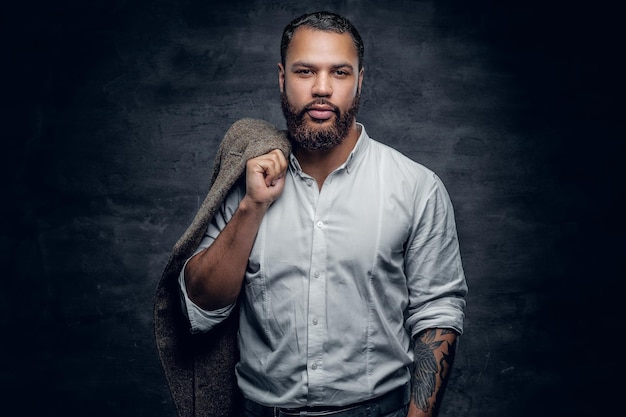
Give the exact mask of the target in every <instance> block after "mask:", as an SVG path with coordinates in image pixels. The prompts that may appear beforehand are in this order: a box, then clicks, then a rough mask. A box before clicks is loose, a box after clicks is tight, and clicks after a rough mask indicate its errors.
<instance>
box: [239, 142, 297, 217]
mask: <svg viewBox="0 0 626 417" xmlns="http://www.w3.org/2000/svg"><path fill="white" fill-rule="evenodd" d="M287 166H288V164H287V159H286V158H285V155H283V153H282V151H280V150H278V149H275V150H273V151H271V152H269V153H266V154H265V155H261V156H259V157H257V158H253V159H250V160H249V161H248V162H247V164H246V198H247V199H248V200H249V202H250V203H252V204H254V205H257V206H265V208H267V207H269V206H270V205H271V204H272V203H273V202H274V201H275V200H276V199H277V198H278V197H279V196H280V194H281V193H282V192H283V189H284V188H285V173H286V172H287Z"/></svg>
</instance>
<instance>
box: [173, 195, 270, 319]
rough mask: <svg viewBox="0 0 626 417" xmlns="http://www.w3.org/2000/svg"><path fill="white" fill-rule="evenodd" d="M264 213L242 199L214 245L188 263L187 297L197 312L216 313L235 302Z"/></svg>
mask: <svg viewBox="0 0 626 417" xmlns="http://www.w3.org/2000/svg"><path fill="white" fill-rule="evenodd" d="M266 210H267V207H265V206H259V205H256V204H253V203H250V201H249V200H248V199H246V198H244V199H243V200H242V201H241V203H240V204H239V207H238V209H237V211H236V212H235V213H234V215H233V217H232V219H231V220H230V221H229V223H228V224H227V225H226V227H225V228H224V230H222V232H221V233H220V234H219V236H218V237H217V239H216V240H215V241H214V242H213V244H212V245H211V246H209V247H208V248H206V249H205V250H204V251H202V252H200V253H198V254H197V255H196V256H194V257H193V258H191V259H190V260H189V262H187V266H186V268H185V285H186V287H187V294H188V296H189V298H190V299H191V300H192V301H193V302H194V303H195V304H196V305H198V306H199V307H200V308H202V309H205V310H215V309H218V308H221V307H224V306H226V305H228V304H232V303H233V302H235V300H236V299H237V297H238V296H239V292H240V291H241V285H242V282H243V278H244V275H245V271H246V267H247V265H248V258H249V256H250V251H251V250H252V245H253V244H254V239H255V237H256V234H257V231H258V229H259V225H260V224H261V221H262V219H263V215H264V214H265V211H266Z"/></svg>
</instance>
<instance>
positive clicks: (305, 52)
mask: <svg viewBox="0 0 626 417" xmlns="http://www.w3.org/2000/svg"><path fill="white" fill-rule="evenodd" d="M285 59H286V61H287V62H296V61H298V62H299V61H304V62H308V63H314V62H318V61H326V60H330V61H347V62H350V63H352V64H353V65H354V66H355V67H356V65H357V63H358V60H359V57H358V54H357V50H356V47H355V46H354V43H353V41H352V36H351V35H350V34H349V33H347V32H346V33H336V32H332V31H325V30H318V29H311V28H307V27H300V28H298V29H296V31H295V32H294V34H293V37H292V38H291V42H290V43H289V47H288V48H287V52H286V56H285Z"/></svg>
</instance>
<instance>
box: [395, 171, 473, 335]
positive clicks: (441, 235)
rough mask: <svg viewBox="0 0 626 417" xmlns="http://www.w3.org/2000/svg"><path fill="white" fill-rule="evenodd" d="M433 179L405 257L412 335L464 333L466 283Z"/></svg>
mask: <svg viewBox="0 0 626 417" xmlns="http://www.w3.org/2000/svg"><path fill="white" fill-rule="evenodd" d="M433 178H434V182H433V184H432V185H433V186H432V189H431V190H430V191H429V194H428V198H427V200H426V201H425V203H423V204H422V205H421V210H419V211H418V215H417V217H416V219H415V224H414V230H413V233H412V235H411V238H410V242H409V245H408V247H407V253H406V258H405V272H406V274H407V281H408V286H409V309H408V316H407V320H406V325H407V328H408V329H409V332H410V333H411V335H412V336H415V335H416V334H418V333H419V332H421V331H423V330H425V329H428V328H449V329H453V330H455V331H457V332H458V333H459V334H462V333H463V320H464V309H465V295H466V294H467V284H466V280H465V273H464V271H463V266H462V262H461V255H460V250H459V241H458V236H457V230H456V223H455V218H454V211H453V207H452V203H451V201H450V197H449V195H448V193H447V191H446V189H445V187H444V185H443V183H442V182H441V180H440V179H439V178H438V177H437V176H436V175H434V174H433Z"/></svg>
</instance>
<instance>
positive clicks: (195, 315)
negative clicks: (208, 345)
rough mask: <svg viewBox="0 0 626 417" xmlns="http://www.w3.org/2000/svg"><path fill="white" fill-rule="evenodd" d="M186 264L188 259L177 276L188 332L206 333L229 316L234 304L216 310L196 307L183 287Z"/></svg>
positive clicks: (184, 286) (185, 287)
mask: <svg viewBox="0 0 626 417" xmlns="http://www.w3.org/2000/svg"><path fill="white" fill-rule="evenodd" d="M187 262H189V259H188V260H187V261H186V262H185V265H183V268H182V270H181V271H180V274H179V276H178V285H179V287H180V295H181V301H182V309H183V313H184V314H185V316H186V317H187V318H188V319H189V324H190V325H191V327H190V329H189V330H190V331H191V333H204V332H208V331H209V330H211V329H213V328H214V327H215V326H217V325H218V324H220V323H221V322H223V321H224V320H226V318H227V317H228V316H230V313H231V312H232V311H233V308H234V307H235V304H236V303H233V304H230V305H227V306H226V307H222V308H218V309H217V310H204V309H202V308H200V307H198V305H196V304H195V303H194V302H193V301H191V299H190V298H189V296H188V295H187V286H186V285H185V267H186V266H187Z"/></svg>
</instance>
